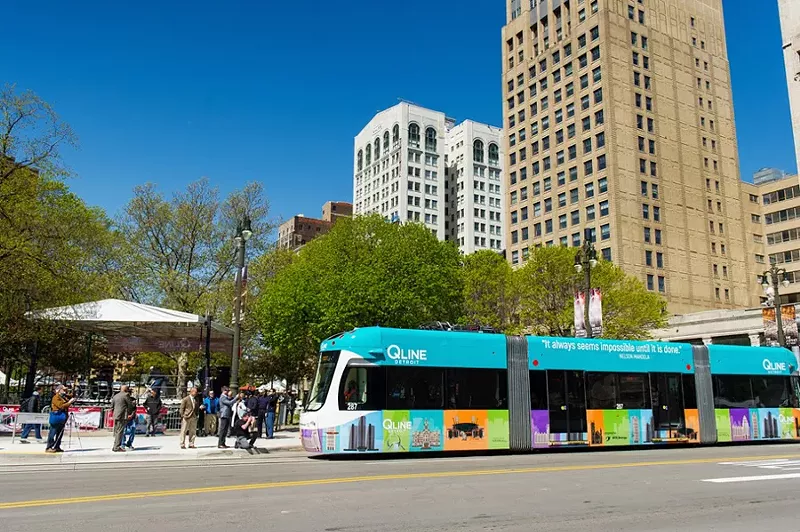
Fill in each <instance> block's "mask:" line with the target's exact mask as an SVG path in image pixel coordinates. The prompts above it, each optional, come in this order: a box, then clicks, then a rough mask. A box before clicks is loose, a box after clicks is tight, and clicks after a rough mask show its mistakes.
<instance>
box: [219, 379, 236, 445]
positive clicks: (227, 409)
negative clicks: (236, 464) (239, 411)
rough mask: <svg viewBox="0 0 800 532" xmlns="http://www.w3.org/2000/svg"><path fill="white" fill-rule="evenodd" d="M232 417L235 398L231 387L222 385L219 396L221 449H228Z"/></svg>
mask: <svg viewBox="0 0 800 532" xmlns="http://www.w3.org/2000/svg"><path fill="white" fill-rule="evenodd" d="M231 419H233V398H232V397H231V389H230V388H228V387H227V386H223V387H222V396H221V397H220V398H219V427H217V428H218V431H219V442H218V443H217V447H219V448H220V449H227V448H228V445H227V441H226V438H227V437H228V429H230V428H231Z"/></svg>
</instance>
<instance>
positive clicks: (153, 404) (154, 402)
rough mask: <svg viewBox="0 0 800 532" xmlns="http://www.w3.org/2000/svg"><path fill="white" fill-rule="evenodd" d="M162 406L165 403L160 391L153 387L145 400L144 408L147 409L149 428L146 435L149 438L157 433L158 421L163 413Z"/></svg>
mask: <svg viewBox="0 0 800 532" xmlns="http://www.w3.org/2000/svg"><path fill="white" fill-rule="evenodd" d="M162 406H163V403H162V402H161V398H160V397H159V396H158V392H157V391H156V390H155V389H151V390H150V393H148V394H147V399H145V400H144V409H145V410H146V411H147V430H146V431H145V432H146V434H145V435H146V436H147V437H148V438H149V437H150V436H155V435H156V422H157V421H158V417H159V416H160V415H161V407H162Z"/></svg>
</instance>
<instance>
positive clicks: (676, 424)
mask: <svg viewBox="0 0 800 532" xmlns="http://www.w3.org/2000/svg"><path fill="white" fill-rule="evenodd" d="M650 390H651V392H652V399H653V424H654V425H655V435H654V436H655V438H657V439H667V438H684V437H686V421H685V419H684V413H683V408H684V407H683V393H682V392H683V391H682V389H681V375H680V374H679V373H651V374H650Z"/></svg>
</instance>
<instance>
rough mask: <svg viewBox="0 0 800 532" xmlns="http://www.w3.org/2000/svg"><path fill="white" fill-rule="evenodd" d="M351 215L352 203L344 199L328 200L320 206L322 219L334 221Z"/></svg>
mask: <svg viewBox="0 0 800 532" xmlns="http://www.w3.org/2000/svg"><path fill="white" fill-rule="evenodd" d="M352 216H353V204H352V203H348V202H346V201H328V202H326V203H325V205H323V206H322V219H323V220H326V221H328V222H331V223H333V222H335V221H336V220H338V219H339V218H350V217H352Z"/></svg>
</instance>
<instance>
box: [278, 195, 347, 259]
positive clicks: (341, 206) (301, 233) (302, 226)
mask: <svg viewBox="0 0 800 532" xmlns="http://www.w3.org/2000/svg"><path fill="white" fill-rule="evenodd" d="M352 213H353V205H352V204H351V203H347V202H344V201H329V202H327V203H325V205H323V207H322V218H310V217H308V216H304V215H302V214H298V215H297V216H292V217H291V218H289V219H288V220H286V221H285V222H283V223H282V224H281V225H280V226H279V227H278V247H279V248H281V249H291V250H295V251H297V250H299V249H300V248H302V247H303V246H305V245H306V244H308V243H309V242H311V241H312V240H314V239H315V238H317V237H319V236H321V235H324V234H325V233H327V232H328V231H330V230H331V227H333V224H334V223H336V220H338V219H339V218H342V217H349V216H352Z"/></svg>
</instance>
